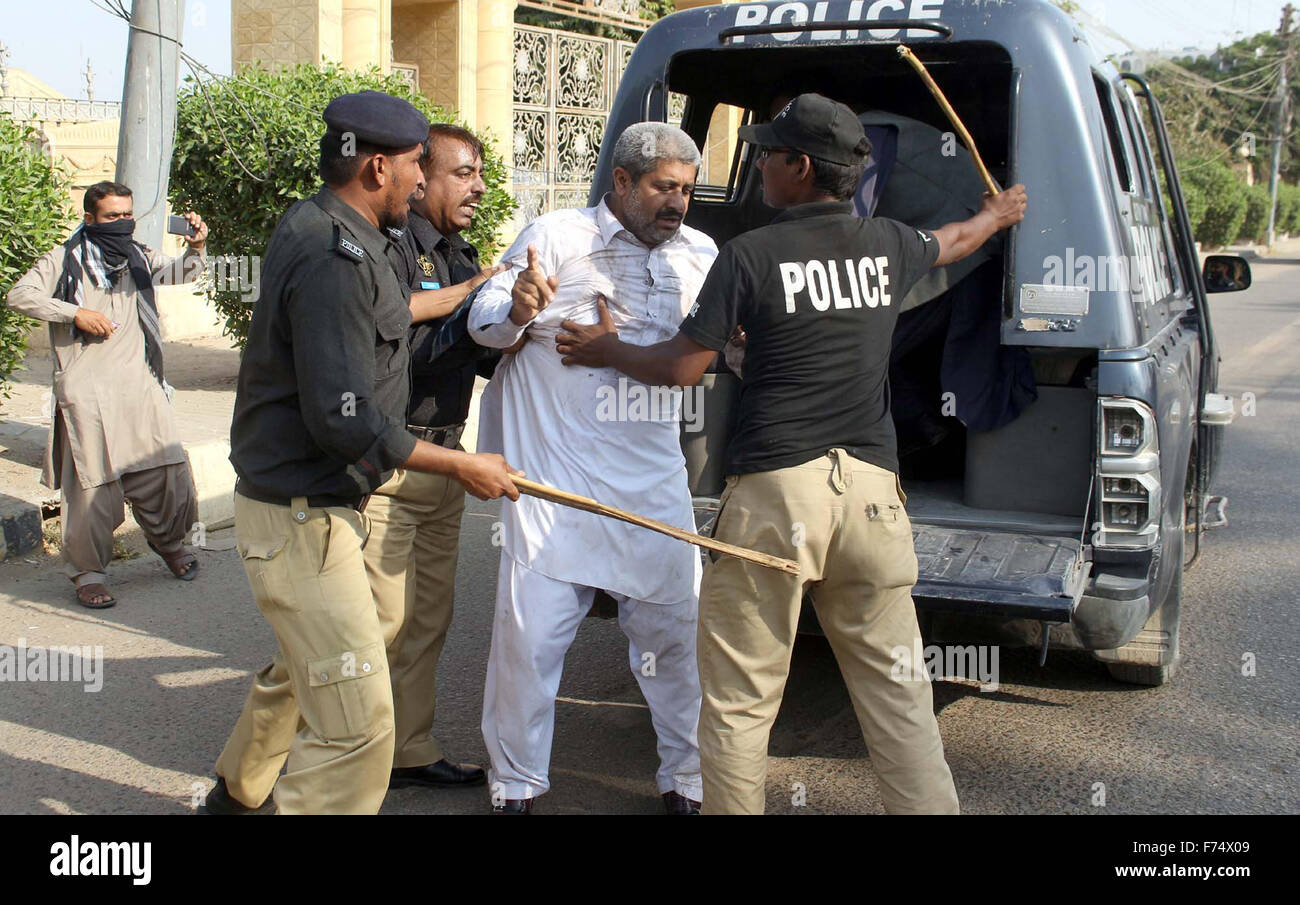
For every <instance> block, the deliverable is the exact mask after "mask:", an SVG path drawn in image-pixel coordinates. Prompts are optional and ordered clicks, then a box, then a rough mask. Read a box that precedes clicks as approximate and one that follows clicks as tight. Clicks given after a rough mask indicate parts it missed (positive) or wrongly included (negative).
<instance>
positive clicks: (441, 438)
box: [406, 424, 465, 449]
mask: <svg viewBox="0 0 1300 905" xmlns="http://www.w3.org/2000/svg"><path fill="white" fill-rule="evenodd" d="M406 429H407V430H408V431H410V433H411V434H413V435H414V436H415V439H417V440H425V441H427V442H429V443H432V444H434V445H435V446H445V447H446V448H447V449H455V448H456V447H457V446H459V445H460V438H461V435H463V434H464V433H465V425H464V424H453V425H451V426H450V427H423V426H421V425H419V424H408V425H406Z"/></svg>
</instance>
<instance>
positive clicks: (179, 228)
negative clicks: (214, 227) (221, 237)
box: [167, 214, 199, 238]
mask: <svg viewBox="0 0 1300 905" xmlns="http://www.w3.org/2000/svg"><path fill="white" fill-rule="evenodd" d="M167 232H169V233H171V234H172V235H173V236H186V237H188V238H193V237H194V236H196V235H198V232H199V228H198V227H197V226H195V225H194V224H193V223H191V222H190V221H189V220H187V219H186V218H184V217H178V216H176V215H175V214H172V215H171V216H170V217H168V218H167Z"/></svg>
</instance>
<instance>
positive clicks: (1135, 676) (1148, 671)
mask: <svg viewBox="0 0 1300 905" xmlns="http://www.w3.org/2000/svg"><path fill="white" fill-rule="evenodd" d="M1180 528H1181V529H1182V530H1181V531H1179V533H1178V542H1177V543H1178V549H1177V550H1173V551H1170V552H1171V553H1174V554H1176V555H1173V556H1170V557H1169V559H1168V562H1170V563H1174V564H1175V565H1174V568H1175V570H1176V571H1175V572H1174V579H1173V581H1172V582H1171V583H1170V585H1169V591H1168V593H1166V594H1165V599H1164V602H1163V603H1161V604H1160V609H1158V610H1156V611H1155V612H1154V613H1152V614H1151V618H1150V619H1148V620H1147V623H1146V625H1144V626H1142V632H1143V633H1147V632H1152V633H1155V632H1168V633H1169V653H1168V654H1167V656H1168V660H1169V662H1168V663H1165V664H1162V665H1159V666H1157V665H1153V664H1149V663H1114V662H1110V663H1107V664H1106V668H1107V669H1108V670H1109V671H1110V677H1111V678H1112V679H1114V680H1116V681H1117V682H1124V683H1125V684H1128V685H1147V686H1151V687H1156V686H1160V685H1164V684H1165V683H1166V682H1168V681H1169V680H1170V679H1172V678H1173V677H1174V673H1176V672H1177V671H1178V662H1179V659H1180V656H1181V655H1180V653H1179V650H1178V626H1179V623H1180V622H1181V616H1182V604H1183V548H1184V541H1185V539H1186V537H1187V508H1186V507H1183V519H1182V524H1181V525H1180ZM1139 637H1141V635H1140V634H1139ZM1130 643H1132V642H1130ZM1121 650H1122V648H1121Z"/></svg>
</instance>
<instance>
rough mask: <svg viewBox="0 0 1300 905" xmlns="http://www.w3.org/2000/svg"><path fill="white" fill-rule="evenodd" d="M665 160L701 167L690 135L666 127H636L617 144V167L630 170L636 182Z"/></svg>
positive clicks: (624, 134) (644, 125) (648, 125)
mask: <svg viewBox="0 0 1300 905" xmlns="http://www.w3.org/2000/svg"><path fill="white" fill-rule="evenodd" d="M662 160H670V161H675V162H680V163H686V164H690V165H691V166H693V167H698V166H699V165H700V149H699V148H697V147H695V141H694V139H692V138H691V137H690V136H689V135H687V134H686V133H685V132H683V131H682V130H681V129H679V128H677V127H676V126H670V125H668V124H667V123H633V124H632V125H630V126H628V127H627V128H626V129H624V130H623V134H622V135H620V136H619V137H618V141H617V142H615V143H614V166H616V167H622V168H623V169H625V170H627V172H628V175H630V176H631V177H632V181H633V182H635V181H637V180H638V179H640V178H641V177H642V176H644V175H645V174H646V173H649V172H650V171H651V170H653V169H654V168H655V167H657V166H658V165H659V162H660V161H662Z"/></svg>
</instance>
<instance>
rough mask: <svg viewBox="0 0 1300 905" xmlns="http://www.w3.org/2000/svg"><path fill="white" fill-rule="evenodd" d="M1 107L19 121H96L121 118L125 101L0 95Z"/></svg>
mask: <svg viewBox="0 0 1300 905" xmlns="http://www.w3.org/2000/svg"><path fill="white" fill-rule="evenodd" d="M0 110H4V111H6V112H8V113H10V114H12V115H13V117H14V119H16V120H18V121H19V122H33V121H42V122H43V121H46V120H55V121H59V122H96V121H99V120H105V119H119V118H120V117H121V116H122V105H121V104H120V103H118V102H117V101H80V100H75V99H73V98H50V97H0Z"/></svg>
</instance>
